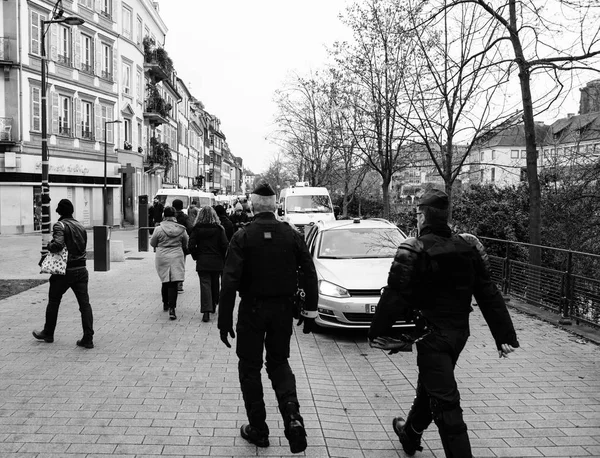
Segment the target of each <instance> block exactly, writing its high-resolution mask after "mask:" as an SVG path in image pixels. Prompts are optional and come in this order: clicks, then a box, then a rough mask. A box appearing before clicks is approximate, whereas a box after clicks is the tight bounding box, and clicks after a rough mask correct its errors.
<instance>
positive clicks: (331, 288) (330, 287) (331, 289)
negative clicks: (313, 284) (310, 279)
mask: <svg viewBox="0 0 600 458" xmlns="http://www.w3.org/2000/svg"><path fill="white" fill-rule="evenodd" d="M319 294H322V295H323V296H331V297H350V294H349V293H348V290H347V289H345V288H342V287H341V286H338V285H335V284H333V283H330V282H328V281H326V280H320V281H319Z"/></svg>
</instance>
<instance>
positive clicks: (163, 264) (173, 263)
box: [150, 207, 188, 320]
mask: <svg viewBox="0 0 600 458" xmlns="http://www.w3.org/2000/svg"><path fill="white" fill-rule="evenodd" d="M163 215H164V218H163V221H161V223H160V224H159V225H158V226H157V227H156V228H155V229H154V234H152V237H151V238H150V245H151V246H153V247H154V248H156V260H155V265H156V273H157V274H158V277H159V278H160V281H161V283H162V288H161V296H162V301H163V310H165V311H167V310H168V311H169V318H170V319H171V320H176V319H177V315H176V313H175V309H176V308H177V285H178V284H179V283H180V282H182V281H183V279H184V278H185V256H184V252H185V250H186V249H187V244H188V235H187V232H186V231H185V227H183V226H182V225H181V224H178V223H177V221H176V220H175V209H174V208H173V207H165V210H164V212H163Z"/></svg>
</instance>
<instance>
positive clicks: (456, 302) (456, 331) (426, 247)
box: [369, 189, 519, 458]
mask: <svg viewBox="0 0 600 458" xmlns="http://www.w3.org/2000/svg"><path fill="white" fill-rule="evenodd" d="M417 227H418V231H419V235H418V237H416V238H409V239H407V240H405V241H404V242H403V243H402V244H401V245H400V247H399V248H398V250H397V252H396V256H395V258H394V261H393V262H392V267H391V269H390V273H389V276H388V281H387V286H386V287H385V288H384V290H383V292H382V294H381V298H380V300H379V304H378V305H377V310H376V313H375V316H374V318H373V321H372V323H371V327H370V330H369V341H370V343H371V346H373V347H375V348H381V349H384V350H390V352H391V353H395V352H398V351H411V350H412V344H413V343H416V347H417V367H418V369H419V375H418V379H417V388H416V397H415V399H414V402H413V405H412V407H411V409H410V412H409V413H408V417H407V418H406V420H404V418H402V417H396V418H394V420H393V422H392V425H393V429H394V432H395V433H396V434H397V435H398V437H399V439H400V443H401V445H402V448H403V449H404V452H405V453H406V454H407V455H409V456H412V455H414V454H415V453H416V452H417V451H421V450H422V449H423V448H422V447H421V436H422V434H423V431H424V430H425V429H427V427H428V426H429V425H430V424H431V422H432V421H434V422H435V424H436V425H437V427H438V431H439V435H440V438H441V440H442V445H443V447H444V452H445V453H446V456H447V457H450V458H469V457H471V456H472V454H471V444H470V442H469V436H468V433H467V426H466V424H465V422H464V420H463V416H462V409H461V407H460V394H459V391H458V387H457V383H456V379H455V377H454V368H455V366H456V362H457V361H458V358H459V356H460V353H461V352H462V350H463V348H464V347H465V344H466V343H467V339H468V337H469V314H470V313H471V311H472V310H473V308H472V307H471V300H472V297H473V296H474V297H475V299H476V301H477V304H478V305H479V308H480V309H481V312H482V314H483V317H484V319H485V320H486V322H487V324H488V326H489V328H490V330H491V332H492V335H493V337H494V340H495V342H496V347H497V349H498V354H499V356H500V357H506V356H507V355H508V354H509V353H511V352H513V351H514V350H515V349H516V348H518V347H519V342H518V341H517V335H516V332H515V328H514V326H513V323H512V320H511V318H510V315H509V313H508V310H507V308H506V304H505V302H504V298H503V297H502V294H500V292H499V291H498V288H497V287H496V285H495V284H494V283H493V282H492V280H491V277H490V271H489V263H488V257H487V254H486V253H485V250H484V248H483V246H482V245H481V243H480V242H479V240H478V239H477V238H476V237H475V236H473V235H470V234H460V235H456V234H452V233H451V229H450V227H449V226H448V196H447V195H446V193H444V192H443V191H439V190H437V189H433V190H430V191H427V192H425V193H424V194H423V196H422V197H421V199H420V201H419V204H418V211H417ZM397 320H412V321H414V322H415V325H416V331H415V333H414V334H413V335H402V336H401V337H400V338H397V339H395V338H391V337H389V336H390V335H391V334H392V326H393V325H394V323H395V322H396V321H397Z"/></svg>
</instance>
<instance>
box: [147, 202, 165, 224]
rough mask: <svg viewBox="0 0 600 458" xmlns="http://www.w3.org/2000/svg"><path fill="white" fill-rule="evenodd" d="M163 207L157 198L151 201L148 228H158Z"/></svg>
mask: <svg viewBox="0 0 600 458" xmlns="http://www.w3.org/2000/svg"><path fill="white" fill-rule="evenodd" d="M164 209H165V206H164V205H163V204H162V203H161V202H160V200H158V198H157V197H155V198H154V200H153V201H152V205H151V206H150V208H149V209H148V222H149V224H150V226H158V225H159V224H160V222H161V221H162V218H163V210H164Z"/></svg>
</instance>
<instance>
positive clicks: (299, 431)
mask: <svg viewBox="0 0 600 458" xmlns="http://www.w3.org/2000/svg"><path fill="white" fill-rule="evenodd" d="M283 423H284V425H285V437H286V438H287V440H288V442H289V443H290V451H291V452H292V453H300V452H303V451H304V450H306V446H307V443H306V431H305V429H304V420H303V419H302V416H301V415H300V413H299V412H298V406H297V404H296V403H295V402H288V403H286V405H285V408H284V412H283Z"/></svg>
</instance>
